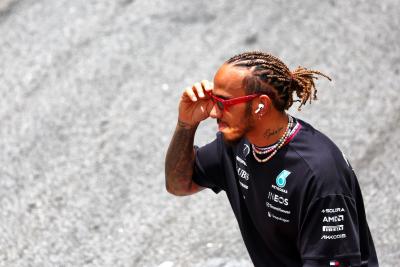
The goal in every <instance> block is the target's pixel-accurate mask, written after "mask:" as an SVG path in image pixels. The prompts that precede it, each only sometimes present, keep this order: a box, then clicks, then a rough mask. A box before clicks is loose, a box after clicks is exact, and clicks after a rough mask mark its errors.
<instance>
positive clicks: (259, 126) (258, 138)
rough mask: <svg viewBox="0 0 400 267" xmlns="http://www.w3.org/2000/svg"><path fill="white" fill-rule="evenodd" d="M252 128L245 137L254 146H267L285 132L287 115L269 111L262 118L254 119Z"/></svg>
mask: <svg viewBox="0 0 400 267" xmlns="http://www.w3.org/2000/svg"><path fill="white" fill-rule="evenodd" d="M254 122H255V123H254V128H253V130H252V131H251V132H249V133H248V134H247V135H246V137H247V139H248V140H249V142H250V143H252V144H253V145H256V146H260V147H263V146H269V145H272V144H274V143H276V142H277V141H278V140H279V138H281V137H282V135H283V134H284V133H285V131H286V127H287V125H288V115H287V114H286V113H285V112H279V111H276V110H271V111H270V112H269V113H268V114H265V115H264V116H263V117H261V118H260V119H259V118H254Z"/></svg>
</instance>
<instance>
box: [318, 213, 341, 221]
mask: <svg viewBox="0 0 400 267" xmlns="http://www.w3.org/2000/svg"><path fill="white" fill-rule="evenodd" d="M322 221H323V222H341V221H344V216H343V215H336V216H325V217H324V219H323V220H322Z"/></svg>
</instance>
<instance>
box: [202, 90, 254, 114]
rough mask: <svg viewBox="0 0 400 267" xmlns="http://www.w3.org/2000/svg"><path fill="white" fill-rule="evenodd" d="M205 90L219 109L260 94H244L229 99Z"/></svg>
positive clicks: (222, 109)
mask: <svg viewBox="0 0 400 267" xmlns="http://www.w3.org/2000/svg"><path fill="white" fill-rule="evenodd" d="M205 92H206V94H207V95H209V96H210V97H211V100H212V101H213V102H214V103H215V104H216V105H217V107H218V108H219V109H220V110H221V111H224V110H226V109H228V107H230V106H233V105H236V104H240V103H245V102H248V101H250V100H252V99H254V98H256V97H257V96H259V95H260V94H252V95H245V96H240V97H236V98H231V99H222V98H219V97H217V96H215V95H214V94H213V93H212V92H211V91H205Z"/></svg>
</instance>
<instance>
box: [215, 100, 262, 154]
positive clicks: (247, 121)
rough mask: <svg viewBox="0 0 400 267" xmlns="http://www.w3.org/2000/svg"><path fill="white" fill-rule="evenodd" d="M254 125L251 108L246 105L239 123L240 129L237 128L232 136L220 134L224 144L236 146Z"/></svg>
mask: <svg viewBox="0 0 400 267" xmlns="http://www.w3.org/2000/svg"><path fill="white" fill-rule="evenodd" d="M217 122H220V120H219V119H218V120H217ZM254 124H255V122H254V118H253V117H252V114H251V106H250V105H247V107H246V111H245V114H244V116H243V118H242V119H241V121H240V123H239V125H240V126H242V127H240V129H239V128H238V129H237V130H236V131H235V133H234V134H225V133H224V132H222V137H223V141H224V143H225V144H226V145H228V146H231V147H234V146H236V145H237V144H238V143H239V142H240V141H241V140H242V139H243V137H244V136H245V135H246V134H247V133H248V132H250V131H251V130H252V129H253V128H254ZM229 128H230V127H229Z"/></svg>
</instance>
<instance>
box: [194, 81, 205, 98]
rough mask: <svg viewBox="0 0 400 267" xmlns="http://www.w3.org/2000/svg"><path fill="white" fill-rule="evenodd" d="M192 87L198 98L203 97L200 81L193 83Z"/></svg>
mask: <svg viewBox="0 0 400 267" xmlns="http://www.w3.org/2000/svg"><path fill="white" fill-rule="evenodd" d="M193 89H194V90H196V93H197V95H198V96H199V97H200V98H204V92H203V87H202V85H201V84H200V83H195V84H194V85H193Z"/></svg>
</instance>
